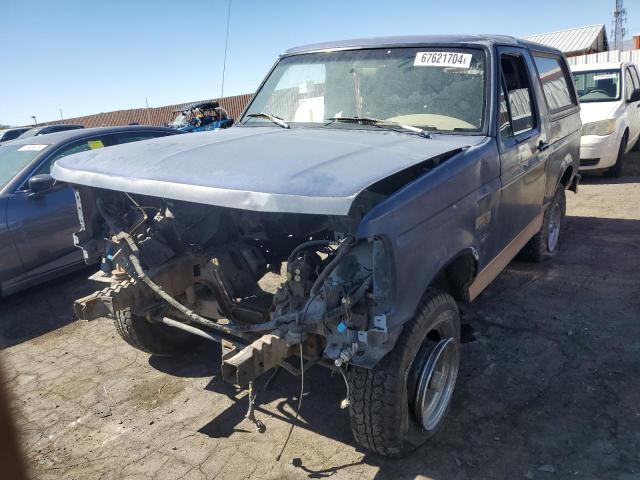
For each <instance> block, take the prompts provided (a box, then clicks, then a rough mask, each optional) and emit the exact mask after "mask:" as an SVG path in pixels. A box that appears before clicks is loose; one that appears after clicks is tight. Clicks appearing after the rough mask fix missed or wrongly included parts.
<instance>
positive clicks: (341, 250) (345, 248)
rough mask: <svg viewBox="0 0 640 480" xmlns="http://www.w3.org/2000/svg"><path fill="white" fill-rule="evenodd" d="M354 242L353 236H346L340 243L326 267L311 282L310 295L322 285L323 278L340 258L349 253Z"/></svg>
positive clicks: (314, 293)
mask: <svg viewBox="0 0 640 480" xmlns="http://www.w3.org/2000/svg"><path fill="white" fill-rule="evenodd" d="M355 244H356V239H355V238H354V237H347V238H346V239H345V240H344V241H343V242H342V243H341V244H340V246H339V247H338V251H337V252H336V256H335V257H333V260H331V261H330V262H329V264H328V265H327V266H326V267H324V269H323V270H322V272H320V275H318V278H316V281H315V282H313V285H312V286H311V296H314V295H316V294H317V290H318V288H319V287H320V285H322V283H323V282H324V281H325V279H326V278H327V277H328V276H329V275H330V274H331V272H333V269H334V268H336V266H337V265H338V263H340V260H342V258H343V257H344V256H345V255H346V254H347V253H349V251H350V250H351V248H352V247H353V246H354V245H355Z"/></svg>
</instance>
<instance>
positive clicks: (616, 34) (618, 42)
mask: <svg viewBox="0 0 640 480" xmlns="http://www.w3.org/2000/svg"><path fill="white" fill-rule="evenodd" d="M626 23H627V9H626V8H624V5H623V4H622V0H616V7H615V8H614V9H613V21H612V22H611V30H612V32H611V33H612V35H613V49H614V50H622V49H623V42H624V36H625V35H626V34H627V29H626V28H625V25H626Z"/></svg>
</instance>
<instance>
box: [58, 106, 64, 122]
mask: <svg viewBox="0 0 640 480" xmlns="http://www.w3.org/2000/svg"><path fill="white" fill-rule="evenodd" d="M59 110H60V120H62V121H64V117H63V116H62V109H61V108H60V109H59Z"/></svg>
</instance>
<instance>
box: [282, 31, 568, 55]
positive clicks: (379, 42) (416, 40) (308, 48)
mask: <svg viewBox="0 0 640 480" xmlns="http://www.w3.org/2000/svg"><path fill="white" fill-rule="evenodd" d="M456 43H459V44H462V45H479V46H484V47H492V46H496V45H505V46H511V47H522V48H529V49H533V50H541V51H546V52H549V53H556V54H562V53H561V52H560V51H559V50H557V49H555V48H552V47H548V46H546V45H542V44H539V43H533V42H528V41H526V40H522V39H519V38H516V37H511V36H508V35H404V36H395V37H372V38H354V39H348V40H337V41H332V42H322V43H313V44H309V45H302V46H298V47H293V48H290V49H288V50H287V51H286V52H285V53H284V55H295V54H299V53H308V52H315V51H325V50H342V49H358V48H383V47H399V46H418V45H429V44H433V45H442V44H456Z"/></svg>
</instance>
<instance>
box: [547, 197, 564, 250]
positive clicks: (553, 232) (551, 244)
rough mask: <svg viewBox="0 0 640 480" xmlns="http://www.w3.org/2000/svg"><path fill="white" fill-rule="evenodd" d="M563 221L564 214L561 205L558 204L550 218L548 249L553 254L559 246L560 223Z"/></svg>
mask: <svg viewBox="0 0 640 480" xmlns="http://www.w3.org/2000/svg"><path fill="white" fill-rule="evenodd" d="M561 221H562V212H560V205H559V204H558V203H556V204H555V205H554V206H553V210H552V211H551V216H550V217H549V236H548V237H547V248H548V249H549V251H550V252H553V251H554V250H555V249H556V248H557V246H558V238H559V237H560V222H561Z"/></svg>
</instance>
